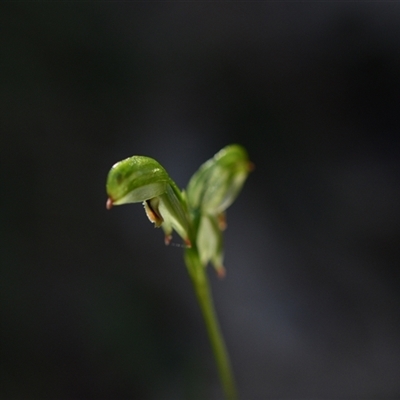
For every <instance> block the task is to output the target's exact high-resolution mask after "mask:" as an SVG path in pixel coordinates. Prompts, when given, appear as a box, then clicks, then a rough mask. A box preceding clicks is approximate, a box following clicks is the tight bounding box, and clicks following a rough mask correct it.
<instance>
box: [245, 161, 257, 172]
mask: <svg viewBox="0 0 400 400" xmlns="http://www.w3.org/2000/svg"><path fill="white" fill-rule="evenodd" d="M255 168H256V166H255V165H254V163H252V162H251V161H248V162H247V170H248V171H249V172H251V171H254V170H255Z"/></svg>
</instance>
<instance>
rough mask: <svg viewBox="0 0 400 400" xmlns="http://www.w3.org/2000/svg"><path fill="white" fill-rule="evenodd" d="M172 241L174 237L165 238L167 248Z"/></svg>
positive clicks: (167, 236) (166, 236)
mask: <svg viewBox="0 0 400 400" xmlns="http://www.w3.org/2000/svg"><path fill="white" fill-rule="evenodd" d="M171 240H172V235H165V236H164V243H165V245H166V246H168V245H169V244H170V243H171Z"/></svg>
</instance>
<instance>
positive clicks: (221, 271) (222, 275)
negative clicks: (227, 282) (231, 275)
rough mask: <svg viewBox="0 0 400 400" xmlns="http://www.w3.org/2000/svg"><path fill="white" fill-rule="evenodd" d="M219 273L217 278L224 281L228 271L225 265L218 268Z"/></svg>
mask: <svg viewBox="0 0 400 400" xmlns="http://www.w3.org/2000/svg"><path fill="white" fill-rule="evenodd" d="M216 271H217V276H218V278H219V279H224V278H225V276H226V269H225V267H224V266H223V265H220V266H219V267H218V268H216Z"/></svg>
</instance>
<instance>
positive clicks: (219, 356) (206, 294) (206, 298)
mask: <svg viewBox="0 0 400 400" xmlns="http://www.w3.org/2000/svg"><path fill="white" fill-rule="evenodd" d="M185 263H186V267H187V269H188V271H189V275H190V278H191V280H192V283H193V286H194V289H195V292H196V296H197V300H198V302H199V305H200V308H201V312H202V314H203V317H204V321H205V323H206V328H207V333H208V337H209V339H210V342H211V347H212V349H213V353H214V357H215V361H216V364H217V369H218V373H219V377H220V380H221V384H222V387H223V390H224V393H225V398H226V399H227V400H237V399H238V394H237V391H236V386H235V380H234V377H233V372H232V367H231V364H230V360H229V355H228V352H227V350H226V346H225V342H224V338H223V336H222V333H221V330H220V327H219V324H218V319H217V315H216V313H215V309H214V304H213V300H212V295H211V291H210V286H209V283H208V278H207V274H206V269H205V268H204V267H203V265H202V264H201V261H200V258H199V254H198V251H197V249H196V248H195V247H192V248H187V249H186V250H185Z"/></svg>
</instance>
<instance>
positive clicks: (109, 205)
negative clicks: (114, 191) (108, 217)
mask: <svg viewBox="0 0 400 400" xmlns="http://www.w3.org/2000/svg"><path fill="white" fill-rule="evenodd" d="M112 206H113V201H112V199H111V197H109V198H108V199H107V203H106V208H107V210H111V208H112Z"/></svg>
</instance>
